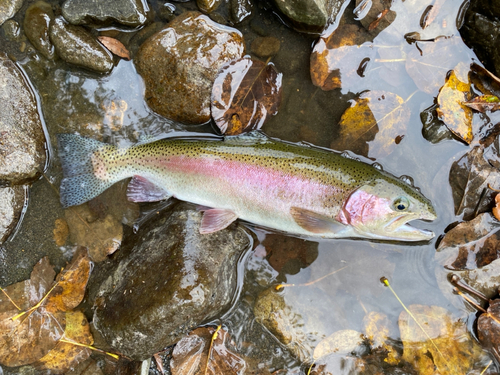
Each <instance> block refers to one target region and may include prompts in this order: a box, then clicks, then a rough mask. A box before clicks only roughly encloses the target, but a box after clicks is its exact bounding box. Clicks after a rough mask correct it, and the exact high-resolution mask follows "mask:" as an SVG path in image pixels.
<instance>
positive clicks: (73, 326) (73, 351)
mask: <svg viewBox="0 0 500 375" xmlns="http://www.w3.org/2000/svg"><path fill="white" fill-rule="evenodd" d="M62 339H63V340H69V341H74V342H76V343H78V344H84V345H92V344H93V343H94V339H93V338H92V334H91V333H90V328H89V323H88V322H87V319H86V318H85V315H84V314H83V313H82V312H81V311H68V312H66V329H65V330H64V335H63V336H62ZM90 352H91V350H90V349H88V348H86V347H82V346H80V345H75V344H71V343H68V342H64V341H61V340H59V341H58V342H57V344H56V346H55V347H54V348H53V349H52V350H51V351H50V352H48V353H47V354H46V355H45V356H43V357H42V358H40V359H39V360H38V361H37V362H35V363H34V364H33V366H34V367H35V368H37V369H39V370H50V373H51V374H64V373H65V372H66V371H67V370H68V369H69V368H71V367H72V366H74V365H75V364H77V363H80V362H83V361H85V360H86V359H87V358H88V357H89V356H90Z"/></svg>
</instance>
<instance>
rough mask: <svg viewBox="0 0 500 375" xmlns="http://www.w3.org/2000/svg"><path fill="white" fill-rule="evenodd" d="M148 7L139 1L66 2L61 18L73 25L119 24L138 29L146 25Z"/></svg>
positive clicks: (93, 0)
mask: <svg viewBox="0 0 500 375" xmlns="http://www.w3.org/2000/svg"><path fill="white" fill-rule="evenodd" d="M147 11H148V6H147V4H146V3H145V2H142V1H141V0H114V1H109V0H91V1H89V0H66V1H65V2H64V4H63V5H62V13H63V16H64V18H65V19H66V20H68V22H70V23H72V24H73V25H88V24H96V25H107V24H111V23H119V24H122V25H124V26H129V27H139V26H142V25H144V24H145V23H146V20H147Z"/></svg>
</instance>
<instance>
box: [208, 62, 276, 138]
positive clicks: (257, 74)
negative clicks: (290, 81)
mask: <svg viewBox="0 0 500 375" xmlns="http://www.w3.org/2000/svg"><path fill="white" fill-rule="evenodd" d="M281 79H282V74H281V73H278V72H276V69H275V68H274V65H272V64H265V63H263V62H262V61H259V60H253V59H249V58H241V59H239V60H233V61H231V62H230V63H228V64H226V65H224V66H223V67H222V68H221V70H220V71H219V73H218V74H217V77H216V78H215V81H214V85H213V88H212V105H211V110H212V117H213V119H214V121H215V123H216V124H217V126H218V127H219V129H220V130H221V132H222V133H223V134H227V135H237V134H240V133H242V132H244V131H250V130H255V129H260V128H261V127H262V125H263V124H264V122H265V121H266V118H267V116H268V115H274V114H276V113H277V111H278V107H279V105H280V102H281Z"/></svg>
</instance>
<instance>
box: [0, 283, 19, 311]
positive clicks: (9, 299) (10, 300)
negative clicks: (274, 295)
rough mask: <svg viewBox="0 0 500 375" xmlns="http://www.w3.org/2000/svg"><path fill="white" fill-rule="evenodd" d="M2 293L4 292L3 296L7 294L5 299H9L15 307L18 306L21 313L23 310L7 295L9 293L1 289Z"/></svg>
mask: <svg viewBox="0 0 500 375" xmlns="http://www.w3.org/2000/svg"><path fill="white" fill-rule="evenodd" d="M0 291H2V293H3V294H5V297H7V298H8V299H9V301H10V302H11V303H12V304H13V305H14V306H16V309H18V310H19V311H21V310H22V309H21V308H20V307H19V306H17V304H16V303H15V302H14V300H13V299H12V298H10V296H9V295H8V294H7V292H6V291H5V290H4V289H3V288H2V287H0Z"/></svg>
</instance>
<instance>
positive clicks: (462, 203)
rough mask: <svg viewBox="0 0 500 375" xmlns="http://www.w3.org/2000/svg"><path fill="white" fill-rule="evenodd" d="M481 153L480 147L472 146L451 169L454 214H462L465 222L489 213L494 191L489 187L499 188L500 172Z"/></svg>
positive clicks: (482, 152)
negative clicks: (480, 214) (483, 213)
mask: <svg viewBox="0 0 500 375" xmlns="http://www.w3.org/2000/svg"><path fill="white" fill-rule="evenodd" d="M484 152H485V151H484V150H483V149H482V148H481V147H479V146H477V147H474V148H473V149H472V150H471V151H469V152H468V153H467V154H465V155H464V156H462V157H461V158H460V159H459V160H458V161H456V162H454V163H453V164H452V166H451V169H450V177H449V181H450V186H451V190H452V193H453V201H454V203H455V214H456V215H462V214H463V218H464V220H471V219H473V218H474V217H475V216H476V215H477V214H479V213H482V212H487V211H491V208H492V206H493V199H494V194H495V192H494V191H493V190H491V189H489V188H488V185H490V186H492V187H495V186H500V171H499V170H498V169H496V168H494V167H493V166H492V165H491V164H490V163H488V161H487V160H485V158H484V155H483V154H484Z"/></svg>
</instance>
